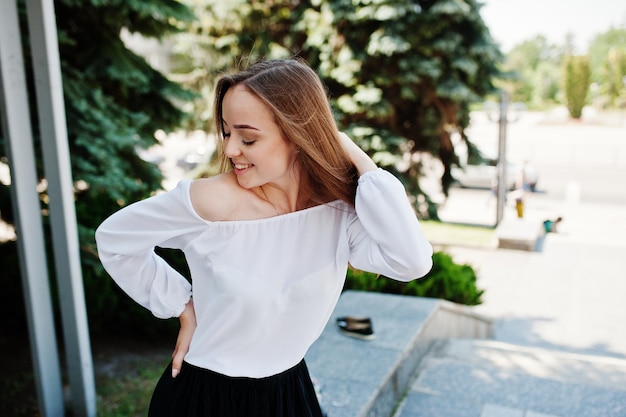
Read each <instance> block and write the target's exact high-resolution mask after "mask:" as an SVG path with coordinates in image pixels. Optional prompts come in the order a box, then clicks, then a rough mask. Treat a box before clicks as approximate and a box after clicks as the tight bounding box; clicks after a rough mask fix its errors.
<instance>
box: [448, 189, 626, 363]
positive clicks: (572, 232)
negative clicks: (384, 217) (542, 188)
mask: <svg viewBox="0 0 626 417" xmlns="http://www.w3.org/2000/svg"><path fill="white" fill-rule="evenodd" d="M526 212H527V213H528V216H530V217H531V218H533V216H534V218H537V219H541V218H542V217H543V216H542V215H543V214H550V213H552V214H553V215H554V213H556V214H558V215H562V216H563V217H564V221H563V223H562V225H560V230H559V232H558V233H549V234H548V235H546V237H545V241H544V242H543V248H542V251H541V252H527V251H519V250H507V249H476V248H467V247H448V248H447V251H448V252H449V253H451V254H452V255H453V257H454V259H455V261H457V262H464V263H465V262H466V263H469V264H471V265H472V266H474V268H475V269H476V270H477V273H478V276H479V280H478V285H479V287H481V288H483V289H485V295H484V303H483V304H482V305H480V306H477V307H476V312H478V313H481V314H483V315H486V316H488V317H491V318H493V319H495V320H496V324H495V328H494V338H495V339H496V340H500V341H504V342H510V343H516V344H522V345H528V346H541V347H551V348H557V349H562V350H567V351H574V352H581V353H591V354H598V355H607V356H616V357H626V326H624V325H623V323H624V322H626V308H625V307H624V294H626V279H625V278H624V277H625V274H624V272H623V271H624V255H626V239H625V236H626V208H625V207H622V206H618V205H607V204H604V205H599V204H590V203H587V204H582V203H572V202H570V203H568V202H564V201H557V200H549V199H547V198H541V197H537V198H534V199H531V200H530V201H529V203H528V207H527V209H526ZM539 214H541V215H539ZM537 221H539V220H537Z"/></svg>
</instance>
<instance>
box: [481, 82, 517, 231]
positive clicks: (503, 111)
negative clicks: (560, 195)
mask: <svg viewBox="0 0 626 417" xmlns="http://www.w3.org/2000/svg"><path fill="white" fill-rule="evenodd" d="M525 108H526V106H525V105H524V104H523V103H513V104H511V103H510V98H509V93H508V92H507V91H502V93H501V95H500V105H499V106H498V113H497V117H496V114H495V112H494V109H495V105H494V103H489V104H488V105H487V104H486V105H485V110H486V112H487V117H488V118H489V120H491V121H496V120H497V121H498V166H497V174H498V178H497V185H496V197H497V201H498V203H497V206H496V224H495V225H496V226H498V225H499V224H500V222H501V221H502V217H503V216H504V206H505V204H506V193H507V179H506V175H507V172H506V166H507V159H506V131H507V126H508V124H509V123H511V122H514V121H516V120H517V119H519V114H520V113H521V112H522V111H523V110H524V109H525Z"/></svg>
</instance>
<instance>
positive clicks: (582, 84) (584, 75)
mask: <svg viewBox="0 0 626 417" xmlns="http://www.w3.org/2000/svg"><path fill="white" fill-rule="evenodd" d="M590 76H591V72H590V69H589V58H588V57H587V56H586V55H568V56H567V57H566V58H565V64H564V67H563V90H564V92H565V101H566V104H567V110H568V111H569V114H570V116H571V117H572V118H574V119H580V118H581V116H582V112H583V107H584V106H585V102H586V100H587V93H588V92H589V80H590Z"/></svg>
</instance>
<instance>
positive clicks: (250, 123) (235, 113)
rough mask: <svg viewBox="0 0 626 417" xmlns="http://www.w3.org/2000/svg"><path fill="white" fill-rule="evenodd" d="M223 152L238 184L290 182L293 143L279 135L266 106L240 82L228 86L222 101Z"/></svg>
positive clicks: (254, 185)
mask: <svg viewBox="0 0 626 417" xmlns="http://www.w3.org/2000/svg"><path fill="white" fill-rule="evenodd" d="M222 121H223V126H224V153H225V155H226V157H228V158H229V159H230V161H231V163H232V165H233V170H234V172H235V174H236V175H237V181H238V182H239V185H241V186H242V187H244V188H248V189H250V188H253V187H257V186H261V185H264V184H267V183H270V184H275V185H278V186H280V187H288V186H290V185H293V184H292V183H293V181H295V180H296V177H295V176H294V169H293V168H294V163H295V157H296V152H295V146H294V145H293V143H291V142H287V141H286V140H285V139H283V137H282V134H281V131H280V129H279V128H278V125H276V123H275V122H274V117H273V115H272V113H271V112H270V111H269V109H268V108H267V107H266V106H265V104H263V102H261V100H259V99H258V98H257V97H256V96H255V95H254V94H252V93H250V92H248V91H247V90H246V89H245V88H244V87H243V86H241V85H236V86H234V87H231V88H230V89H229V90H228V91H227V92H226V94H225V95H224V99H223V101H222Z"/></svg>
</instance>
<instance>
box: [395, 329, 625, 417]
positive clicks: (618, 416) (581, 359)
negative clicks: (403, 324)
mask: <svg viewBox="0 0 626 417" xmlns="http://www.w3.org/2000/svg"><path fill="white" fill-rule="evenodd" d="M415 416H420V417H593V416H597V417H624V416H626V360H623V359H617V358H607V357H602V356H591V355H579V354H573V353H564V352H560V351H555V350H549V349H542V348H532V347H520V346H516V345H512V344H507V343H502V342H496V341H491V340H467V339H461V340H458V339H456V340H455V339H450V340H447V341H440V342H439V343H438V345H437V346H436V347H433V348H432V349H431V350H430V353H429V356H428V358H425V359H424V360H423V361H422V363H421V365H420V368H419V370H418V372H417V379H416V380H415V382H414V383H413V385H412V387H411V389H410V391H409V392H408V394H407V396H406V397H405V398H404V399H403V400H402V402H401V404H400V406H399V407H398V410H397V411H396V413H395V414H394V417H415Z"/></svg>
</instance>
